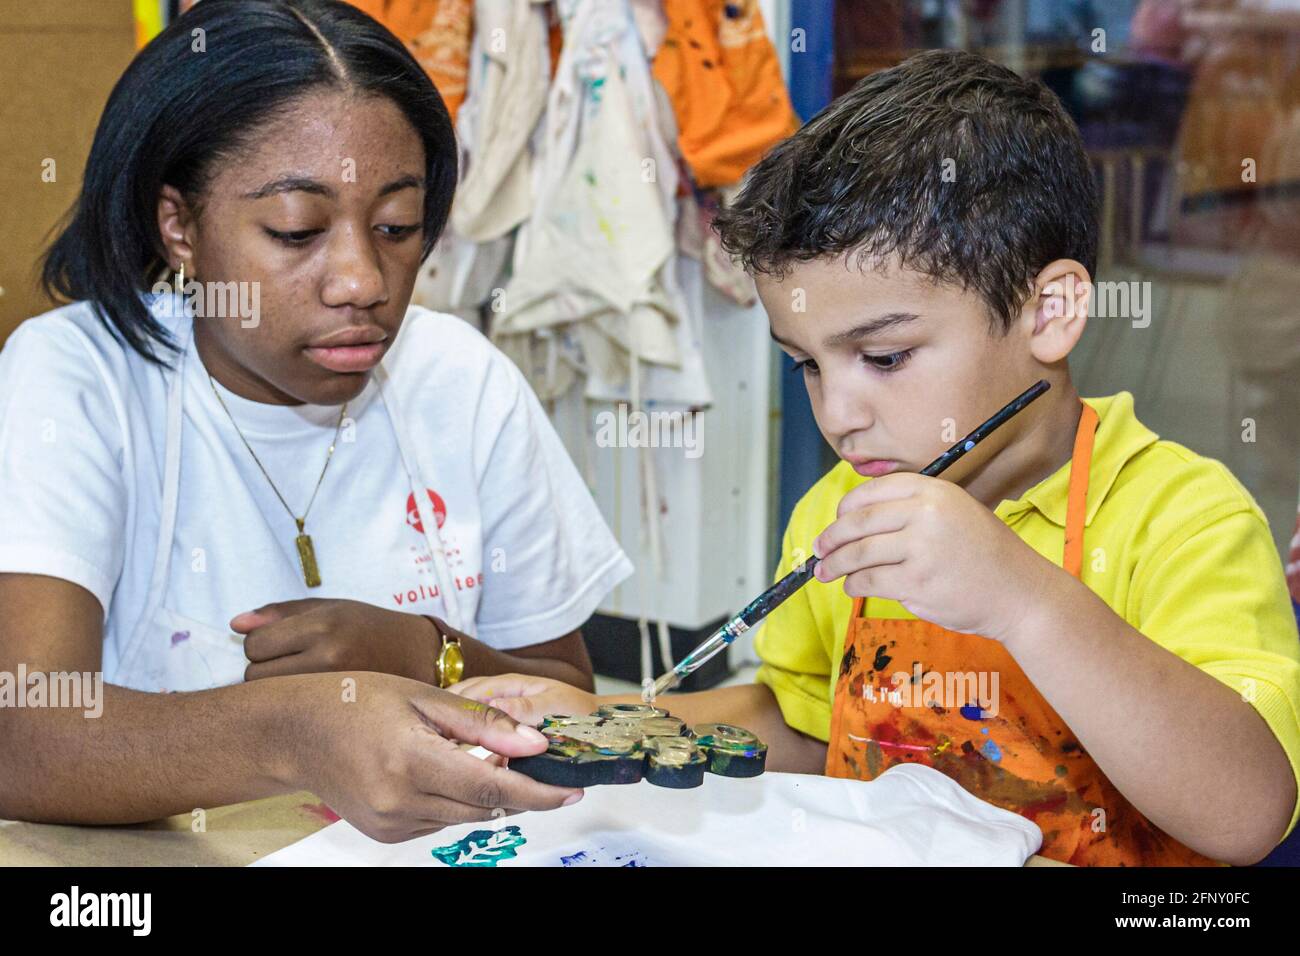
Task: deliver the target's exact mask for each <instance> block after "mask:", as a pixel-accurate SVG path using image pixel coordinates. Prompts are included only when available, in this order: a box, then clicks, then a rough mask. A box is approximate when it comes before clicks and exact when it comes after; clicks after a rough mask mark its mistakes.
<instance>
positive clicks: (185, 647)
mask: <svg viewBox="0 0 1300 956" xmlns="http://www.w3.org/2000/svg"><path fill="white" fill-rule="evenodd" d="M149 300H150V301H153V299H152V297H149ZM168 300H170V301H168ZM154 304H155V306H156V307H157V308H156V314H157V315H158V317H159V319H160V321H161V322H162V323H163V324H164V325H165V326H166V327H168V328H169V330H171V331H172V332H173V334H174V335H175V336H176V337H178V338H180V339H182V340H184V341H186V342H188V339H189V335H188V333H189V323H190V322H192V321H203V320H202V319H199V320H192V319H190V318H187V317H185V316H184V315H183V314H181V313H180V311H179V309H178V308H177V307H176V300H174V299H173V298H172V297H170V296H169V297H164V300H163V301H162V302H155V303H154ZM209 321H230V320H209ZM174 361H175V363H177V364H179V363H182V362H183V369H184V375H183V378H182V381H181V385H182V388H181V389H180V392H179V395H180V399H181V405H180V408H181V415H180V421H181V422H182V426H181V429H180V435H181V441H180V445H179V449H180V452H179V476H178V481H177V486H176V495H177V497H176V514H175V527H174V531H173V534H172V536H171V539H170V554H169V556H165V557H169V560H167V561H166V562H160V561H158V560H157V558H158V554H157V552H158V542H159V529H160V526H162V525H163V523H164V519H165V514H164V511H165V509H164V508H163V502H164V497H165V494H164V492H165V490H166V489H165V488H164V479H165V468H164V463H165V460H166V442H167V408H168V395H169V386H170V385H171V383H172V380H173V376H174V374H175V373H174V372H172V371H170V370H164V369H160V368H158V367H157V366H153V365H150V364H149V363H147V362H146V361H145V360H144V359H143V358H141V357H140V356H139V355H137V354H136V353H135V352H134V351H133V350H132V349H130V348H129V347H128V346H126V345H124V344H122V343H121V342H119V341H118V340H116V339H115V338H114V337H113V336H112V335H110V333H109V332H108V330H107V329H106V328H105V327H104V326H103V324H102V323H101V322H100V321H99V320H98V318H96V317H95V315H94V314H93V312H92V310H91V309H90V307H89V305H88V304H87V303H74V304H72V305H69V306H65V307H63V308H61V309H56V310H54V311H53V312H49V313H46V314H45V315H43V316H39V317H37V318H34V319H30V320H28V321H27V322H24V323H23V324H22V325H20V326H19V327H18V329H17V330H16V331H15V332H14V333H13V334H12V335H11V337H10V339H9V341H8V343H7V344H6V345H5V347H4V349H3V350H2V351H0V572H4V571H9V572H21V573H29V574H45V575H51V576H54V577H58V578H63V579H65V580H68V581H72V582H73V583H76V584H79V585H81V586H82V587H84V588H86V589H87V590H89V591H90V592H91V593H92V594H94V595H95V597H96V598H98V599H99V601H100V604H101V605H102V606H103V607H104V608H105V627H104V664H103V667H104V676H105V679H106V680H107V681H109V682H110V683H116V684H122V685H124V686H129V687H134V688H137V689H140V690H152V691H166V690H194V689H200V688H204V687H212V686H218V685H222V684H229V683H233V682H236V681H239V680H242V679H243V672H244V668H245V667H246V666H247V663H248V662H247V660H246V658H245V657H244V654H243V647H242V643H241V639H240V638H239V637H238V636H232V634H231V632H230V630H229V626H228V625H229V621H230V619H231V618H232V617H234V615H236V614H238V613H240V612H241V611H248V610H253V609H254V608H257V607H259V606H261V605H263V604H267V603H271V602H275V601H287V600H293V599H297V598H305V597H322V598H349V599H353V600H357V601H364V602H366V603H369V604H373V605H376V606H379V607H383V608H387V609H389V610H394V611H402V612H410V613H417V614H434V615H438V616H445V617H448V618H449V620H450V621H451V623H452V624H453V626H456V627H459V628H460V629H461V630H463V631H465V632H467V633H469V634H472V635H474V636H476V637H477V638H478V639H480V640H482V641H484V642H485V643H487V644H489V645H491V646H493V647H496V648H499V649H503V650H508V649H511V648H517V647H523V646H527V645H532V644H537V643H541V642H544V641H549V640H553V639H555V638H557V637H560V636H562V635H564V634H566V633H568V632H570V631H572V630H574V629H575V628H577V627H580V626H581V625H582V624H583V622H585V621H586V619H587V618H588V617H589V616H590V615H591V614H592V612H593V611H594V610H595V609H596V607H597V605H598V604H599V603H600V601H601V600H602V599H603V598H604V596H605V595H606V594H607V593H608V592H609V590H610V589H611V588H613V587H614V586H615V585H616V584H617V583H618V582H619V581H621V580H622V579H624V578H625V577H627V576H628V575H629V574H630V573H631V570H632V567H631V563H630V562H629V561H628V559H627V557H626V555H624V554H623V552H622V550H621V549H620V548H619V546H618V543H617V541H616V540H615V539H614V537H613V535H612V534H611V533H610V531H609V529H608V527H607V526H606V525H605V522H604V520H603V519H602V517H601V515H600V513H599V511H598V509H597V508H596V505H595V502H594V501H593V500H592V498H591V495H590V493H589V492H588V490H587V488H586V486H585V484H584V483H583V481H582V479H581V477H580V476H579V474H578V472H577V470H576V469H575V468H574V466H573V464H572V462H571V461H570V459H569V458H568V455H567V453H566V452H565V450H564V448H563V446H562V445H561V443H560V441H559V439H558V437H557V436H556V434H555V432H554V429H553V428H552V426H551V424H550V421H549V420H548V419H547V417H546V415H545V413H544V411H543V410H542V408H541V405H540V403H539V402H538V401H537V398H536V396H535V395H534V394H533V393H532V391H531V390H530V389H529V388H528V386H527V384H526V383H525V382H524V380H523V377H522V376H521V375H520V373H519V371H518V370H517V369H516V368H515V366H514V365H513V364H512V363H511V362H510V361H509V360H508V359H507V358H505V356H503V355H502V354H501V353H500V352H499V351H498V350H497V349H496V348H495V347H493V346H492V345H491V343H489V342H488V341H487V340H486V339H485V338H484V337H483V336H482V335H481V334H480V333H479V332H478V331H477V330H476V329H474V328H472V327H471V326H469V325H468V324H467V323H465V322H464V321H462V320H460V319H458V318H456V317H454V316H448V315H443V314H439V313H434V312H430V311H428V310H426V309H422V308H420V307H418V306H412V307H411V308H410V309H409V310H408V312H407V316H406V320H405V322H404V324H403V326H402V329H401V331H400V333H399V335H398V338H397V340H396V341H395V342H394V343H393V345H392V347H391V348H390V350H389V352H388V354H387V355H386V356H385V358H384V362H383V367H384V370H385V373H386V378H385V380H384V383H383V385H382V388H381V383H380V381H378V376H375V377H372V379H371V381H370V383H369V384H368V385H367V387H366V389H365V390H364V391H363V392H362V393H361V395H360V396H358V397H357V398H356V399H354V400H353V401H352V402H351V403H349V406H348V409H347V420H346V421H345V424H344V428H343V431H342V433H341V435H340V437H339V441H338V443H337V444H336V447H335V452H334V455H333V459H332V461H331V462H330V465H329V469H328V471H327V472H326V474H325V478H324V481H323V482H322V483H321V486H320V491H319V493H318V494H317V496H316V500H315V503H314V504H313V505H312V508H311V511H310V513H309V514H308V516H307V522H306V532H307V533H308V534H310V535H311V538H312V542H313V545H314V547H315V552H316V557H317V561H318V563H319V566H320V573H321V579H322V583H321V586H320V587H317V588H308V587H307V586H306V584H305V583H304V581H303V575H302V569H301V566H300V564H299V560H298V554H297V551H296V548H295V545H294V539H295V537H296V536H297V533H298V531H297V527H296V526H295V524H294V521H293V519H292V518H291V517H290V515H289V513H288V512H286V511H285V508H284V506H283V505H281V503H280V502H279V500H278V499H277V498H276V496H275V493H274V491H272V489H271V486H270V484H269V483H268V482H267V479H266V477H265V476H263V474H262V472H261V470H260V469H259V468H258V466H257V464H256V463H255V462H254V461H253V459H252V456H250V455H249V453H248V450H247V449H246V448H245V447H244V445H243V443H242V442H241V440H240V438H239V435H238V433H237V432H236V431H235V429H234V428H233V427H232V425H231V421H230V418H228V417H227V414H226V412H225V411H224V410H223V409H222V407H221V405H220V404H219V403H218V401H217V398H216V395H215V394H214V392H213V386H212V384H210V382H209V379H208V375H207V372H206V369H205V368H204V366H203V364H202V361H201V360H200V358H199V356H198V352H197V349H195V348H194V347H193V345H192V344H190V345H189V346H188V347H187V349H186V351H185V353H184V356H183V357H181V356H177V357H176V358H175V360H174ZM217 389H219V390H220V393H221V397H222V398H223V399H224V401H225V403H226V406H227V407H228V408H229V411H230V414H231V415H232V416H233V417H234V419H235V421H236V422H238V424H239V428H240V430H242V432H243V434H244V436H245V438H247V440H248V442H249V444H250V445H251V446H252V448H253V450H254V451H255V452H256V453H257V456H258V458H259V459H260V460H261V462H262V465H263V466H264V467H265V468H266V471H267V472H268V473H269V474H270V476H271V478H272V479H273V480H274V482H275V484H276V487H277V488H279V490H280V493H281V494H282V495H283V496H284V498H285V500H286V501H287V502H288V504H289V506H290V507H291V508H292V509H293V510H294V513H295V514H296V515H301V514H302V510H303V509H304V508H305V507H306V505H307V501H308V500H309V499H310V497H311V494H312V489H313V488H314V487H315V485H316V482H317V479H318V478H319V477H320V473H321V468H322V466H323V465H324V462H325V455H326V452H327V450H328V448H329V444H330V442H331V440H332V439H333V437H334V434H335V429H336V426H337V425H338V422H339V412H340V409H339V408H338V407H337V406H306V405H299V406H277V405H267V404H261V403H258V402H252V401H248V400H246V399H242V398H240V397H239V396H236V395H234V394H233V393H231V392H229V391H228V390H225V389H224V388H222V387H221V386H220V385H218V386H217ZM394 410H395V411H396V419H397V421H398V422H399V423H400V425H401V428H400V429H397V428H395V427H394ZM399 433H401V434H404V435H405V436H407V438H406V440H407V442H408V443H409V445H408V446H407V447H406V448H405V450H406V456H405V459H404V456H403V454H402V446H401V445H400V444H399V437H398V435H399ZM404 460H405V461H406V462H409V464H410V466H411V470H412V471H413V472H414V473H415V475H416V477H415V479H414V480H413V479H412V477H411V473H409V472H408V470H407V466H406V464H404ZM416 484H422V485H424V487H419V488H417V487H415V485H416ZM431 519H432V520H433V521H435V522H436V523H437V528H436V529H435V528H425V527H424V524H423V523H424V522H427V521H430V520H431ZM426 531H427V532H428V534H427V535H426V533H425V532H426ZM431 543H432V546H433V547H435V548H438V547H440V548H441V550H442V558H443V559H444V561H445V564H444V565H443V567H444V573H443V574H442V575H440V574H439V573H437V571H436V562H435V561H434V555H433V553H432V551H431ZM159 567H161V568H165V573H162V574H160V575H159V577H158V581H157V582H156V583H155V584H154V587H153V588H152V589H151V586H150V585H151V582H153V581H154V572H155V569H156V568H159ZM440 578H441V579H442V580H445V581H446V582H447V587H454V588H455V590H456V593H455V595H454V598H455V600H454V602H453V603H454V607H455V610H457V611H458V614H452V613H450V612H451V610H452V609H451V608H449V607H448V603H447V601H446V595H445V594H443V593H442V587H441V586H440V585H441V581H440ZM151 590H152V593H151ZM145 618H148V620H145Z"/></svg>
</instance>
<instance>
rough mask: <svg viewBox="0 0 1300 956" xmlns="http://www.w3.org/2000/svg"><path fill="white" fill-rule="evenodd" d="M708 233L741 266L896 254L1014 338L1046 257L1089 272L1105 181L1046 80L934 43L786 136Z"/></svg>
mask: <svg viewBox="0 0 1300 956" xmlns="http://www.w3.org/2000/svg"><path fill="white" fill-rule="evenodd" d="M947 160H951V162H945V161H947ZM945 172H951V174H952V175H950V176H945V175H944V174H945ZM714 228H715V229H716V230H717V231H718V233H719V235H720V238H721V241H722V245H723V248H725V249H726V250H727V251H728V252H729V253H730V254H731V255H732V256H733V257H735V258H736V259H738V260H739V261H740V263H741V264H742V265H743V266H744V267H745V269H746V270H747V271H749V272H750V273H751V274H753V273H765V274H770V275H773V276H775V277H777V278H782V277H783V276H784V275H785V274H786V272H787V271H788V268H789V267H790V265H791V264H792V263H796V262H806V261H809V260H813V259H821V258H833V257H839V256H843V255H847V254H849V253H855V254H856V255H857V256H858V259H857V261H858V264H859V266H861V265H862V264H863V263H865V262H867V261H869V260H874V261H879V260H880V259H882V258H884V257H887V256H890V255H891V254H892V255H897V256H898V258H899V259H900V260H901V262H902V263H903V264H904V265H906V266H908V267H910V268H912V269H915V270H917V271H919V272H922V273H924V274H926V275H928V276H930V277H931V278H933V279H935V280H936V281H940V282H949V283H954V284H957V285H960V286H961V287H962V288H963V289H974V290H975V291H976V292H977V293H978V294H979V295H980V296H981V298H982V299H983V300H984V302H985V304H986V306H987V307H988V310H989V312H990V319H991V322H992V324H993V326H994V328H995V329H999V328H1000V329H1002V330H1004V331H1005V330H1006V329H1008V328H1009V327H1010V325H1011V322H1012V319H1013V317H1014V316H1015V314H1016V312H1017V311H1018V310H1019V309H1020V308H1021V307H1022V306H1023V305H1024V303H1025V302H1026V301H1027V300H1028V296H1029V293H1030V292H1031V291H1032V282H1033V278H1034V276H1035V275H1037V273H1038V271H1039V270H1040V269H1042V267H1043V266H1045V265H1047V264H1048V263H1049V262H1051V261H1053V260H1054V259H1059V258H1069V259H1076V260H1078V261H1079V262H1080V263H1081V264H1082V265H1083V266H1084V267H1085V268H1086V269H1087V270H1088V272H1089V274H1090V275H1091V274H1092V273H1093V270H1094V268H1095V266H1096V258H1097V228H1098V227H1097V187H1096V182H1095V180H1094V178H1093V174H1092V171H1091V168H1090V166H1089V164H1088V158H1087V155H1086V154H1085V152H1084V148H1083V140H1082V137H1081V136H1080V135H1079V129H1078V127H1077V126H1076V125H1075V124H1074V121H1073V120H1071V119H1070V117H1069V115H1068V114H1067V113H1066V112H1065V109H1064V108H1063V107H1062V106H1061V102H1060V100H1058V99H1057V98H1056V96H1055V94H1053V93H1052V92H1051V91H1050V90H1048V89H1047V87H1045V86H1043V84H1042V83H1040V82H1038V81H1036V80H1032V79H1026V78H1024V77H1021V76H1018V75H1017V74H1016V73H1014V72H1012V71H1011V70H1009V69H1007V68H1006V67H1003V66H999V65H998V64H996V63H993V62H992V61H990V60H987V59H985V58H984V57H981V56H977V55H975V54H973V53H965V52H960V51H950V50H931V51H928V52H925V53H920V54H918V55H916V56H913V57H911V58H910V59H908V60H905V61H904V62H902V63H900V64H899V65H898V66H895V67H893V68H891V69H888V70H884V71H882V72H880V73H875V74H873V75H871V76H868V77H866V78H865V79H863V80H861V81H859V82H858V83H857V84H856V85H855V86H854V87H853V89H851V90H850V91H849V92H848V93H846V94H844V95H843V96H841V97H840V98H839V99H837V100H835V102H833V103H831V104H830V105H829V106H828V107H826V109H824V110H822V111H821V112H820V113H818V114H817V115H816V116H815V117H813V119H812V120H811V121H810V122H809V123H808V124H807V125H806V126H804V127H803V128H802V129H800V130H799V131H798V132H797V133H795V134H794V135H793V136H791V137H790V138H789V139H786V140H784V141H783V142H781V143H779V144H777V145H776V146H775V147H774V148H773V149H772V150H771V151H770V152H769V153H768V154H767V155H766V156H765V157H764V158H763V159H762V160H761V161H760V162H759V163H757V164H756V165H755V166H754V168H753V169H752V170H750V172H749V174H748V176H747V178H746V181H745V183H744V186H743V187H742V189H741V192H740V194H739V195H738V197H737V199H736V201H735V203H734V204H732V205H731V206H730V207H729V208H726V209H724V210H723V211H722V212H721V213H720V214H719V215H718V217H717V219H716V220H715V223H714Z"/></svg>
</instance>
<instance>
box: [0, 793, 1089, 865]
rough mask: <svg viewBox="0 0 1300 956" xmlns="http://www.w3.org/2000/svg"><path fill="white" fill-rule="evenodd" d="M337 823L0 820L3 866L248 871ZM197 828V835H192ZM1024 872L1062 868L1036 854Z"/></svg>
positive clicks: (244, 808)
mask: <svg viewBox="0 0 1300 956" xmlns="http://www.w3.org/2000/svg"><path fill="white" fill-rule="evenodd" d="M336 819H338V818H337V817H336V816H335V815H334V814H333V813H332V812H331V811H330V809H329V808H328V807H326V806H325V804H323V803H321V802H320V801H319V800H318V799H317V798H316V797H314V796H313V795H312V794H310V793H294V794H287V795H285V796H280V797H268V798H267V799H265V800H253V801H250V802H248V803H236V804H232V805H231V806H228V807H217V808H215V809H212V810H208V811H206V813H205V816H204V819H202V820H201V821H196V820H195V818H194V817H193V816H192V815H191V814H188V813H182V814H177V815H176V816H174V817H167V818H165V819H163V820H157V821H155V822H153V823H140V824H135V825H132V826H117V827H72V826H52V825H50V824H45V823H17V822H12V821H0V866H246V865H247V864H249V863H252V862H254V861H255V860H259V859H261V858H262V857H264V856H266V855H268V854H270V853H274V852H275V851H276V850H279V849H281V848H283V847H286V846H288V845H289V844H290V843H293V842H295V841H297V840H301V839H302V838H303V837H305V836H310V835H311V834H313V833H315V832H316V831H317V830H319V829H321V828H322V827H324V826H326V825H327V824H329V823H332V822H333V821H334V820H336ZM200 823H201V825H202V829H201V830H199V829H197V826H198V825H199V824H200ZM1026 865H1027V866H1064V865H1065V864H1063V863H1058V862H1057V861H1055V860H1049V859H1047V858H1046V857H1041V856H1037V855H1035V856H1033V857H1031V858H1030V859H1029V862H1028V863H1027V864H1026Z"/></svg>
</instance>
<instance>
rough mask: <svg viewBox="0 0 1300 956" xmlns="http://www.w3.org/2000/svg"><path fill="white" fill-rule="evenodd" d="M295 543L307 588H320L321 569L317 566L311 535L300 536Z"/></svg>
mask: <svg viewBox="0 0 1300 956" xmlns="http://www.w3.org/2000/svg"><path fill="white" fill-rule="evenodd" d="M293 543H294V544H296V545H297V546H298V560H299V561H300V562H301V563H302V579H303V580H304V581H305V582H307V587H309V588H318V587H320V568H318V567H317V566H316V549H315V548H313V547H312V545H311V535H309V534H300V535H298V537H296V538H294V540H293Z"/></svg>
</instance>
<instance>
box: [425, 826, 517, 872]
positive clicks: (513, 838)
mask: <svg viewBox="0 0 1300 956" xmlns="http://www.w3.org/2000/svg"><path fill="white" fill-rule="evenodd" d="M527 842H528V841H527V840H526V839H524V835H523V834H522V833H520V832H519V828H518V827H502V828H501V829H500V830H475V831H474V832H473V833H471V834H470V835H469V836H467V837H465V838H464V839H463V840H457V841H456V842H455V843H449V844H448V845H447V846H439V847H434V848H433V850H432V851H431V852H432V854H433V858H434V859H435V860H437V861H438V862H439V863H445V864H447V865H448V866H496V865H497V863H499V862H500V861H502V860H512V859H514V858H515V857H516V856H517V855H518V854H517V853H516V848H517V847H521V846H523V845H524V844H525V843H527Z"/></svg>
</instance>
